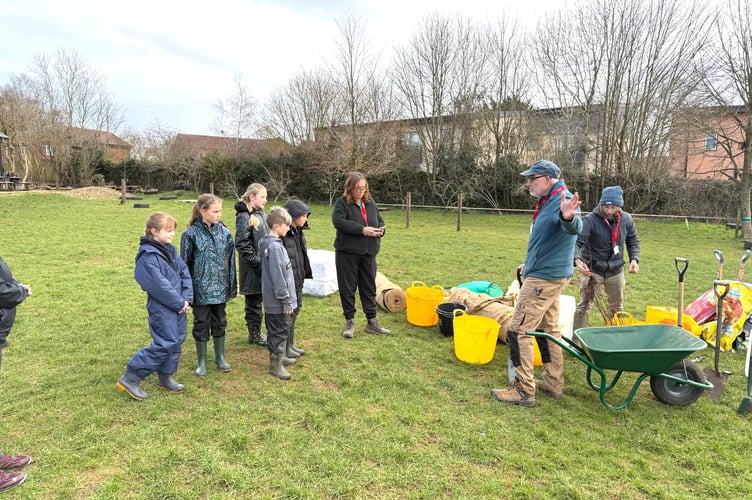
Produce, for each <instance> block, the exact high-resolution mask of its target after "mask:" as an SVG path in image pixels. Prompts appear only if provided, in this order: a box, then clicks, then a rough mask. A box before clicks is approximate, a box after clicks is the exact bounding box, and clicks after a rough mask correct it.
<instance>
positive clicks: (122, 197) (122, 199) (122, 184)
mask: <svg viewBox="0 0 752 500" xmlns="http://www.w3.org/2000/svg"><path fill="white" fill-rule="evenodd" d="M124 203H125V178H122V179H120V204H121V205H123V204H124Z"/></svg>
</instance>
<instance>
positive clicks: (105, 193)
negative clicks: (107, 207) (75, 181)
mask: <svg viewBox="0 0 752 500" xmlns="http://www.w3.org/2000/svg"><path fill="white" fill-rule="evenodd" d="M65 194H67V195H68V196H72V197H74V198H79V199H81V200H119V199H120V191H116V190H114V189H112V188H108V187H100V186H91V187H84V188H78V189H71V190H70V191H66V192H65Z"/></svg>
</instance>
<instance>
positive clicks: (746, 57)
mask: <svg viewBox="0 0 752 500" xmlns="http://www.w3.org/2000/svg"><path fill="white" fill-rule="evenodd" d="M723 12H724V15H723V16H718V18H717V20H716V23H715V28H716V32H717V36H718V45H717V47H718V50H717V52H716V54H715V57H713V58H712V61H713V68H714V70H711V71H710V72H709V73H708V76H707V78H706V80H705V83H706V85H707V89H708V92H709V94H710V97H711V98H712V99H713V101H714V102H715V103H716V104H717V105H720V106H722V107H724V108H725V109H724V113H723V114H725V115H726V116H728V117H730V118H731V121H732V122H733V125H732V127H733V129H734V130H720V134H719V136H720V137H719V138H720V140H719V142H718V144H719V145H720V146H721V147H722V148H723V150H724V152H725V153H726V156H727V157H728V159H729V160H730V161H731V164H732V165H733V167H734V170H735V171H736V172H740V174H741V175H740V179H739V183H740V190H739V192H740V200H739V206H740V212H741V223H742V235H743V236H744V238H752V219H751V218H750V216H751V215H752V212H751V211H750V190H752V117H751V113H752V112H751V111H750V110H751V109H752V6H750V3H749V1H746V0H727V1H726V3H725V8H724V9H723ZM740 104H741V105H742V106H741V107H740V106H739V105H740ZM716 132H719V130H718V129H716ZM740 137H741V139H739V138H740ZM740 163H741V165H740Z"/></svg>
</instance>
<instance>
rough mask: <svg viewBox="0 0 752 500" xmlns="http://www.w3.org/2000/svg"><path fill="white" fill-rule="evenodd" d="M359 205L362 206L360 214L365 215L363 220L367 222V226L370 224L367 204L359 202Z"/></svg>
mask: <svg viewBox="0 0 752 500" xmlns="http://www.w3.org/2000/svg"><path fill="white" fill-rule="evenodd" d="M358 206H359V207H360V215H362V216H363V222H365V223H366V226H367V225H368V214H367V213H366V204H365V203H363V202H362V201H361V202H358Z"/></svg>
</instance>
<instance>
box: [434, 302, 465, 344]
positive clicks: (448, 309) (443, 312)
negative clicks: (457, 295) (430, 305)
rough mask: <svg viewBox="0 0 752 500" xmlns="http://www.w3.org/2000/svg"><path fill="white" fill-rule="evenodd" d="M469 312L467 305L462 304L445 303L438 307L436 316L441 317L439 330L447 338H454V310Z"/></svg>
mask: <svg viewBox="0 0 752 500" xmlns="http://www.w3.org/2000/svg"><path fill="white" fill-rule="evenodd" d="M455 309H462V310H463V311H467V307H465V304H462V303H460V302H445V303H443V304H439V305H438V306H436V314H438V315H439V330H440V331H441V334H442V335H443V336H445V337H453V336H454V310H455Z"/></svg>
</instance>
